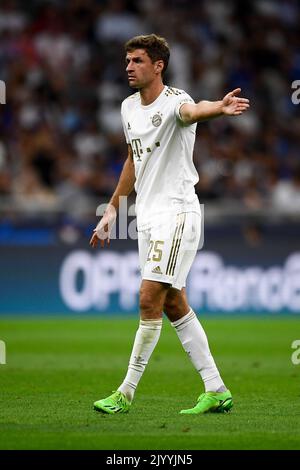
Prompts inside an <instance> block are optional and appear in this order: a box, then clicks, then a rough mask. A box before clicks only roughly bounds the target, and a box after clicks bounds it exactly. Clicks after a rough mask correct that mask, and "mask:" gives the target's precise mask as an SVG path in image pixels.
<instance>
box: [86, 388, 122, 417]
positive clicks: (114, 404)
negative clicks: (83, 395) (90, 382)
mask: <svg viewBox="0 0 300 470" xmlns="http://www.w3.org/2000/svg"><path fill="white" fill-rule="evenodd" d="M130 406H131V404H130V402H129V400H128V399H127V398H126V396H125V395H124V393H122V392H119V391H117V392H113V394H112V395H110V396H109V397H107V398H103V399H102V400H98V401H95V403H94V410H96V411H100V412H101V413H108V414H110V415H114V414H116V413H128V411H129V408H130Z"/></svg>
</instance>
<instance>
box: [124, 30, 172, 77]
mask: <svg viewBox="0 0 300 470" xmlns="http://www.w3.org/2000/svg"><path fill="white" fill-rule="evenodd" d="M135 49H145V51H146V52H147V54H148V56H149V57H150V59H151V61H152V62H156V61H157V60H162V61H163V62H164V68H163V70H162V74H164V73H165V71H166V70H167V67H168V63H169V58H170V49H169V45H168V43H167V41H166V40H165V38H162V37H161V36H156V34H148V35H147V36H135V37H134V38H132V39H129V41H127V42H126V44H125V52H126V53H127V52H132V51H134V50H135Z"/></svg>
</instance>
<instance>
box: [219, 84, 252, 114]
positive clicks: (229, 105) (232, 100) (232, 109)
mask: <svg viewBox="0 0 300 470" xmlns="http://www.w3.org/2000/svg"><path fill="white" fill-rule="evenodd" d="M241 91H242V90H241V88H236V89H235V90H233V91H231V92H230V93H228V94H227V95H226V96H224V98H223V100H222V101H223V106H222V111H223V113H224V114H226V115H228V116H239V115H240V114H242V113H243V112H244V111H247V109H248V108H249V106H250V102H249V100H248V99H247V98H240V97H238V96H237V95H239V94H240V93H241Z"/></svg>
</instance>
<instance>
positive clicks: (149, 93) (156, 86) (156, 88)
mask: <svg viewBox="0 0 300 470" xmlns="http://www.w3.org/2000/svg"><path fill="white" fill-rule="evenodd" d="M163 89H164V84H163V82H162V81H159V82H153V83H151V85H149V86H148V87H145V88H141V89H140V94H141V102H142V105H143V106H148V105H149V104H151V103H153V101H155V100H156V98H158V96H159V95H160V94H161V92H162V91H163Z"/></svg>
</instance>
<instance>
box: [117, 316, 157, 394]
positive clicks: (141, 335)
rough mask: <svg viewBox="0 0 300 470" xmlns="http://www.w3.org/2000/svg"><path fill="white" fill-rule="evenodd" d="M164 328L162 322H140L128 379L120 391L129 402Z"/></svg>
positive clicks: (126, 378) (127, 375)
mask: <svg viewBox="0 0 300 470" xmlns="http://www.w3.org/2000/svg"><path fill="white" fill-rule="evenodd" d="M161 327H162V319H160V320H140V326H139V328H138V330H137V332H136V335H135V340H134V344H133V349H132V353H131V356H130V360H129V366H128V371H127V374H126V377H125V379H124V381H123V382H122V384H121V385H120V387H119V388H118V390H120V392H122V393H124V394H125V395H126V397H127V398H128V400H129V401H130V402H131V401H132V400H133V396H134V392H135V390H136V387H137V385H138V383H139V381H140V379H141V377H142V375H143V373H144V370H145V367H146V365H147V364H148V361H149V359H150V356H151V354H152V352H153V350H154V348H155V346H156V344H157V342H158V340H159V336H160V332H161Z"/></svg>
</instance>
